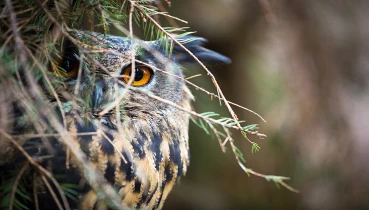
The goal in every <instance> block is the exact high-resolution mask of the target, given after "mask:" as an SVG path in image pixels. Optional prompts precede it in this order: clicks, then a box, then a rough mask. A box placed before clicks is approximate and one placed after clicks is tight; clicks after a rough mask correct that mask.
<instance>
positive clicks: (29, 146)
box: [2, 31, 230, 209]
mask: <svg viewBox="0 0 369 212" xmlns="http://www.w3.org/2000/svg"><path fill="white" fill-rule="evenodd" d="M179 40H180V41H182V43H183V45H184V46H185V47H186V48H187V49H188V50H190V51H191V52H192V53H193V54H194V55H195V56H196V57H197V58H199V59H200V60H201V61H203V62H218V63H229V62H230V60H229V59H228V58H227V57H225V56H223V55H220V54H219V53H216V52H214V51H211V50H208V49H205V48H204V47H202V44H203V43H204V42H205V41H206V40H205V39H203V38H198V37H192V36H185V37H183V38H179ZM186 41H189V42H186ZM62 48H63V50H62V51H61V54H60V55H58V56H55V57H54V59H53V60H52V61H53V62H51V63H50V68H49V69H50V73H51V76H53V77H55V79H56V80H54V81H55V82H53V83H54V85H53V86H54V88H55V93H56V94H57V97H58V99H59V102H58V101H56V98H55V95H51V94H50V92H45V96H47V98H48V99H49V100H50V102H49V105H50V108H51V110H53V111H54V112H55V113H58V114H59V116H58V117H60V122H61V123H62V122H64V123H65V127H66V130H67V131H68V132H69V133H70V134H71V135H72V137H73V138H74V140H73V141H74V143H73V145H74V146H73V148H79V149H81V150H82V152H83V153H84V154H85V156H86V159H87V161H88V162H89V163H90V164H92V167H93V168H94V171H95V172H96V173H98V174H100V175H101V176H103V177H104V180H105V181H106V182H108V183H109V184H110V185H112V186H113V187H114V189H115V190H116V192H117V194H118V196H119V198H120V199H121V203H122V205H124V206H126V207H129V208H136V209H160V208H161V207H162V206H163V203H164V201H165V199H166V198H167V196H168V193H169V192H170V191H171V189H172V187H173V185H174V184H175V182H176V180H178V179H179V177H180V176H182V175H184V174H185V173H186V171H187V167H188V165H189V161H190V158H189V143H188V138H189V135H188V127H189V118H190V117H189V116H190V115H189V113H188V112H186V110H187V111H190V110H191V101H192V100H193V99H194V97H193V95H192V94H191V92H190V90H189V88H188V87H187V85H186V83H185V81H184V74H183V70H184V69H183V66H184V65H185V64H188V63H191V62H194V60H193V58H192V56H190V55H189V54H188V53H187V52H186V51H185V50H184V49H182V48H181V47H180V46H179V45H177V44H175V43H174V42H172V41H171V40H170V39H162V40H156V41H138V40H132V39H130V38H125V37H119V36H113V35H103V34H100V33H94V32H87V31H75V32H73V33H72V34H71V37H70V38H68V39H65V42H64V43H63V47H62ZM132 55H133V56H134V58H132ZM132 59H134V61H135V63H134V64H132ZM40 86H41V87H43V88H45V91H46V90H47V89H48V88H47V86H46V85H45V84H43V83H40ZM15 107H16V109H14V111H16V112H14V113H15V114H17V115H15V116H16V118H15V120H18V119H19V120H20V118H19V117H21V116H22V117H23V119H22V120H27V118H24V116H27V114H26V112H24V111H22V109H21V107H17V105H16V103H15ZM60 111H62V112H60ZM17 117H18V118H17ZM41 118H42V119H45V122H46V123H47V122H48V118H47V117H41ZM13 132H14V133H15V134H17V133H18V134H22V133H23V134H24V133H28V134H29V133H31V134H32V133H35V132H36V131H35V129H33V128H32V127H30V123H27V122H26V121H22V122H21V121H16V123H15V124H14V129H13ZM49 132H50V131H49ZM62 139H63V138H60V137H57V136H55V137H48V142H45V141H42V139H40V138H33V139H28V140H27V141H25V142H24V144H23V147H24V149H25V150H26V151H27V152H28V154H30V155H31V156H32V157H33V158H36V159H37V161H38V163H39V164H40V165H42V166H43V167H45V168H46V169H47V170H49V171H50V173H52V174H53V175H54V176H61V177H59V178H57V177H56V180H57V181H58V182H59V183H60V184H66V183H68V184H75V185H76V187H73V188H74V189H75V190H77V192H78V195H76V196H75V198H73V199H70V198H68V202H69V204H70V206H71V208H78V209H97V208H98V209H105V208H109V205H108V204H106V203H105V202H103V201H100V200H99V199H100V196H99V193H98V191H96V190H94V189H93V188H92V187H93V186H91V185H89V183H88V180H86V179H87V178H88V177H89V176H88V175H89V174H90V173H89V172H88V171H86V170H84V169H83V167H82V166H81V164H80V161H78V160H77V159H76V156H75V155H74V154H71V152H73V151H70V146H69V147H67V146H65V145H64V143H63V142H61V140H62ZM45 143H49V144H50V145H46V144H45ZM22 160H23V161H25V159H24V158H23V156H22V153H19V152H18V153H17V152H15V153H14V157H13V159H11V160H10V161H8V162H7V163H6V164H5V165H3V166H2V172H3V174H4V176H5V175H6V174H7V173H6V172H7V171H8V170H10V169H12V170H13V168H14V169H15V170H16V169H17V167H18V168H19V167H20V165H19V164H21V161H22ZM9 167H13V168H9ZM26 172H27V176H28V177H30V178H32V180H30V179H28V181H27V179H26V181H27V182H32V183H30V184H33V183H36V184H37V189H36V190H37V192H36V195H37V198H38V201H39V206H38V207H39V208H56V204H55V200H54V198H55V197H52V195H50V191H49V190H48V189H47V188H46V187H45V185H44V184H43V183H42V181H41V180H40V179H38V180H37V174H38V172H37V171H35V169H34V168H32V167H30V168H29V169H27V171H26ZM35 178H36V179H35ZM28 203H29V204H28V205H32V204H34V201H29V202H28ZM31 207H34V206H31Z"/></svg>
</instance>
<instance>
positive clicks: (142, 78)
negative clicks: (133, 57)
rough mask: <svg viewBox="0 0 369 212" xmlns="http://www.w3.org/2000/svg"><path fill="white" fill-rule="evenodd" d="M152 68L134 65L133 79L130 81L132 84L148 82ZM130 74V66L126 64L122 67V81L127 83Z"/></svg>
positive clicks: (141, 84)
mask: <svg viewBox="0 0 369 212" xmlns="http://www.w3.org/2000/svg"><path fill="white" fill-rule="evenodd" d="M152 73H153V72H152V70H151V69H150V68H149V67H147V66H141V65H136V66H135V79H134V80H133V82H132V85H133V86H143V85H146V84H148V83H149V82H150V80H151V76H152ZM131 74H132V66H127V67H126V68H124V69H123V72H122V78H123V81H124V82H126V83H128V82H129V78H130V76H131Z"/></svg>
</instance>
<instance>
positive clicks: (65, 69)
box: [51, 56, 79, 77]
mask: <svg viewBox="0 0 369 212" xmlns="http://www.w3.org/2000/svg"><path fill="white" fill-rule="evenodd" d="M51 69H52V72H54V73H55V74H56V75H57V76H60V77H77V75H78V70H79V61H78V60H77V58H74V57H69V56H67V57H64V58H63V59H60V58H57V59H56V60H55V61H54V62H53V63H52V64H51Z"/></svg>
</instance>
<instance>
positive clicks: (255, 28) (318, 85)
mask: <svg viewBox="0 0 369 212" xmlns="http://www.w3.org/2000/svg"><path fill="white" fill-rule="evenodd" d="M368 11H369V1H364V0H363V1H349V0H347V1H339V0H336V1H333V0H319V1H318V0H316V1H304V0H293V1H292V0H290V1H283V0H272V1H265V0H264V1H256V0H227V1H226V0H172V7H171V8H169V12H170V13H171V14H173V15H175V16H177V17H179V18H182V19H184V20H187V21H188V22H189V24H188V25H185V24H180V25H181V26H189V27H190V29H189V31H197V33H196V35H198V36H202V37H206V38H207V39H208V40H209V43H208V44H207V47H208V48H211V49H213V50H216V51H218V52H221V53H222V54H224V55H227V56H228V57H230V58H231V59H232V60H233V63H232V64H231V65H226V66H210V68H211V70H212V71H213V73H214V74H215V76H216V79H217V80H218V81H219V84H220V86H221V88H222V90H223V91H224V93H225V95H226V97H227V98H228V99H229V100H230V101H233V102H236V103H238V104H241V105H243V106H245V107H248V108H250V109H252V110H254V111H256V112H258V113H259V114H261V115H262V116H263V117H264V118H265V119H266V120H267V123H263V122H262V121H261V120H260V119H258V118H257V117H256V116H255V115H253V114H251V113H250V112H247V111H243V110H240V109H238V108H234V109H235V110H236V112H237V113H238V117H239V118H240V119H242V120H246V121H247V123H246V124H253V123H258V124H260V131H261V132H262V133H265V134H267V135H268V138H267V139H265V140H258V139H257V138H255V137H251V138H252V139H253V140H254V141H257V142H258V143H259V144H260V146H261V151H260V152H258V153H251V146H250V144H249V143H248V142H247V141H246V140H245V139H243V138H242V136H241V135H240V134H239V133H238V132H233V134H234V137H235V139H236V142H237V145H238V146H239V147H240V148H241V149H242V150H243V152H244V154H245V157H246V160H247V163H246V165H247V166H248V167H249V168H252V169H254V170H255V171H259V172H261V173H265V174H274V175H282V176H288V177H291V180H290V181H289V183H290V184H291V185H292V186H294V187H296V188H297V189H299V190H300V191H301V192H300V193H299V194H295V193H292V192H290V191H288V190H286V189H284V188H281V189H278V188H277V187H276V186H275V185H274V183H270V182H267V181H266V180H265V179H262V178H258V177H255V176H251V177H248V176H247V175H246V174H245V173H244V172H243V171H242V170H241V168H239V166H238V165H237V162H236V160H235V159H234V157H233V155H232V153H231V149H230V148H229V147H228V151H227V153H226V154H223V153H222V152H221V150H220V147H219V145H218V142H217V141H216V140H214V139H212V138H211V136H207V135H205V133H204V132H203V131H202V130H201V129H200V128H198V127H196V126H195V125H193V126H191V131H190V148H191V164H190V168H189V170H188V174H187V176H186V177H183V178H182V179H181V182H180V185H177V186H176V187H175V189H174V190H173V191H172V192H171V195H169V198H168V201H167V202H166V204H165V206H164V209H369V165H368V161H369V160H368V159H369V121H368V120H369V112H368V109H369V95H368V94H369V87H368V83H369V70H368V67H369V42H368V38H369V24H368V21H369V12H368ZM194 73H203V76H202V77H200V78H197V79H193V82H196V83H197V84H199V85H201V86H202V87H204V88H206V89H208V90H209V91H212V92H214V91H215V89H214V87H213V86H212V84H211V82H210V80H209V78H208V77H207V76H206V74H204V71H203V70H201V69H194V68H192V69H191V71H189V72H188V74H187V75H192V74H194ZM192 90H193V92H194V94H195V95H196V102H195V104H194V105H195V108H196V111H197V112H207V111H213V112H217V113H220V114H221V115H222V116H228V117H229V114H228V113H227V110H226V109H225V108H224V107H220V106H219V102H218V101H215V100H213V101H211V100H210V97H209V96H207V95H205V94H202V93H200V92H199V91H196V90H195V89H192Z"/></svg>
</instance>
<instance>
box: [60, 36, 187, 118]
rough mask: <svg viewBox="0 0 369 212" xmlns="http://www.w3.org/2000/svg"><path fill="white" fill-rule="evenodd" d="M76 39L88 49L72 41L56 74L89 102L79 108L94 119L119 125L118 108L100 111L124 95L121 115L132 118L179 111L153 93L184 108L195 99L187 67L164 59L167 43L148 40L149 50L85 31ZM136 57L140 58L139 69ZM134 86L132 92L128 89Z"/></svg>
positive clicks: (122, 40) (71, 91) (65, 84)
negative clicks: (185, 71) (188, 83)
mask: <svg viewBox="0 0 369 212" xmlns="http://www.w3.org/2000/svg"><path fill="white" fill-rule="evenodd" d="M73 36H74V38H75V39H76V40H78V41H81V42H82V43H84V44H82V46H83V48H82V49H80V50H78V49H77V48H76V47H74V46H73V45H71V44H70V42H68V44H67V45H66V48H65V50H64V53H63V57H62V59H61V61H59V66H60V67H61V68H62V69H61V70H60V69H53V71H54V73H56V74H57V75H59V76H60V77H61V78H62V80H63V83H64V89H66V90H67V93H74V94H76V98H78V99H81V100H82V101H81V102H85V103H86V105H79V106H80V107H81V108H87V110H86V111H87V116H88V117H89V118H90V119H103V121H104V122H106V121H108V122H110V123H115V121H116V117H115V115H116V109H115V107H114V108H112V109H111V110H110V111H108V112H106V114H102V115H101V114H100V115H99V113H100V112H101V111H103V110H104V109H105V108H107V107H109V106H111V104H114V102H116V100H117V98H119V96H122V99H121V101H120V102H119V112H120V113H121V114H124V115H125V116H126V117H128V118H130V119H134V118H141V119H150V118H153V117H155V116H159V117H160V116H173V115H175V114H176V113H177V112H178V111H177V110H176V109H174V108H173V107H172V106H168V104H166V103H163V102H161V101H159V100H157V99H152V98H150V97H149V96H148V95H147V94H149V95H154V96H157V97H158V98H159V99H163V100H166V101H171V102H173V103H175V104H178V105H180V106H181V105H182V106H184V105H187V104H189V102H190V100H191V99H193V97H192V94H191V92H190V91H189V89H188V88H187V87H186V85H185V83H184V81H183V74H182V70H181V67H180V66H179V65H178V64H177V63H176V62H175V59H170V58H168V57H163V56H162V55H160V54H162V53H163V41H154V42H143V45H144V46H145V48H144V47H142V46H140V45H139V44H138V43H131V40H130V39H129V38H123V37H118V36H112V35H107V36H106V37H104V35H103V34H98V33H91V32H83V31H79V32H77V33H75V34H73ZM132 54H133V55H134V57H135V64H134V66H135V67H134V69H133V64H132V59H131V57H132ZM155 54H156V55H160V56H159V57H160V58H158V57H157V56H155ZM81 55H84V57H82V56H81ZM131 77H132V78H133V79H132V80H131V81H132V82H131V84H130V82H129V81H130V79H131ZM129 84H130V87H131V89H129V88H128V86H127V85H129ZM128 89H129V90H128ZM123 96H124V97H123ZM83 100H85V101H83ZM121 121H124V120H121Z"/></svg>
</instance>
